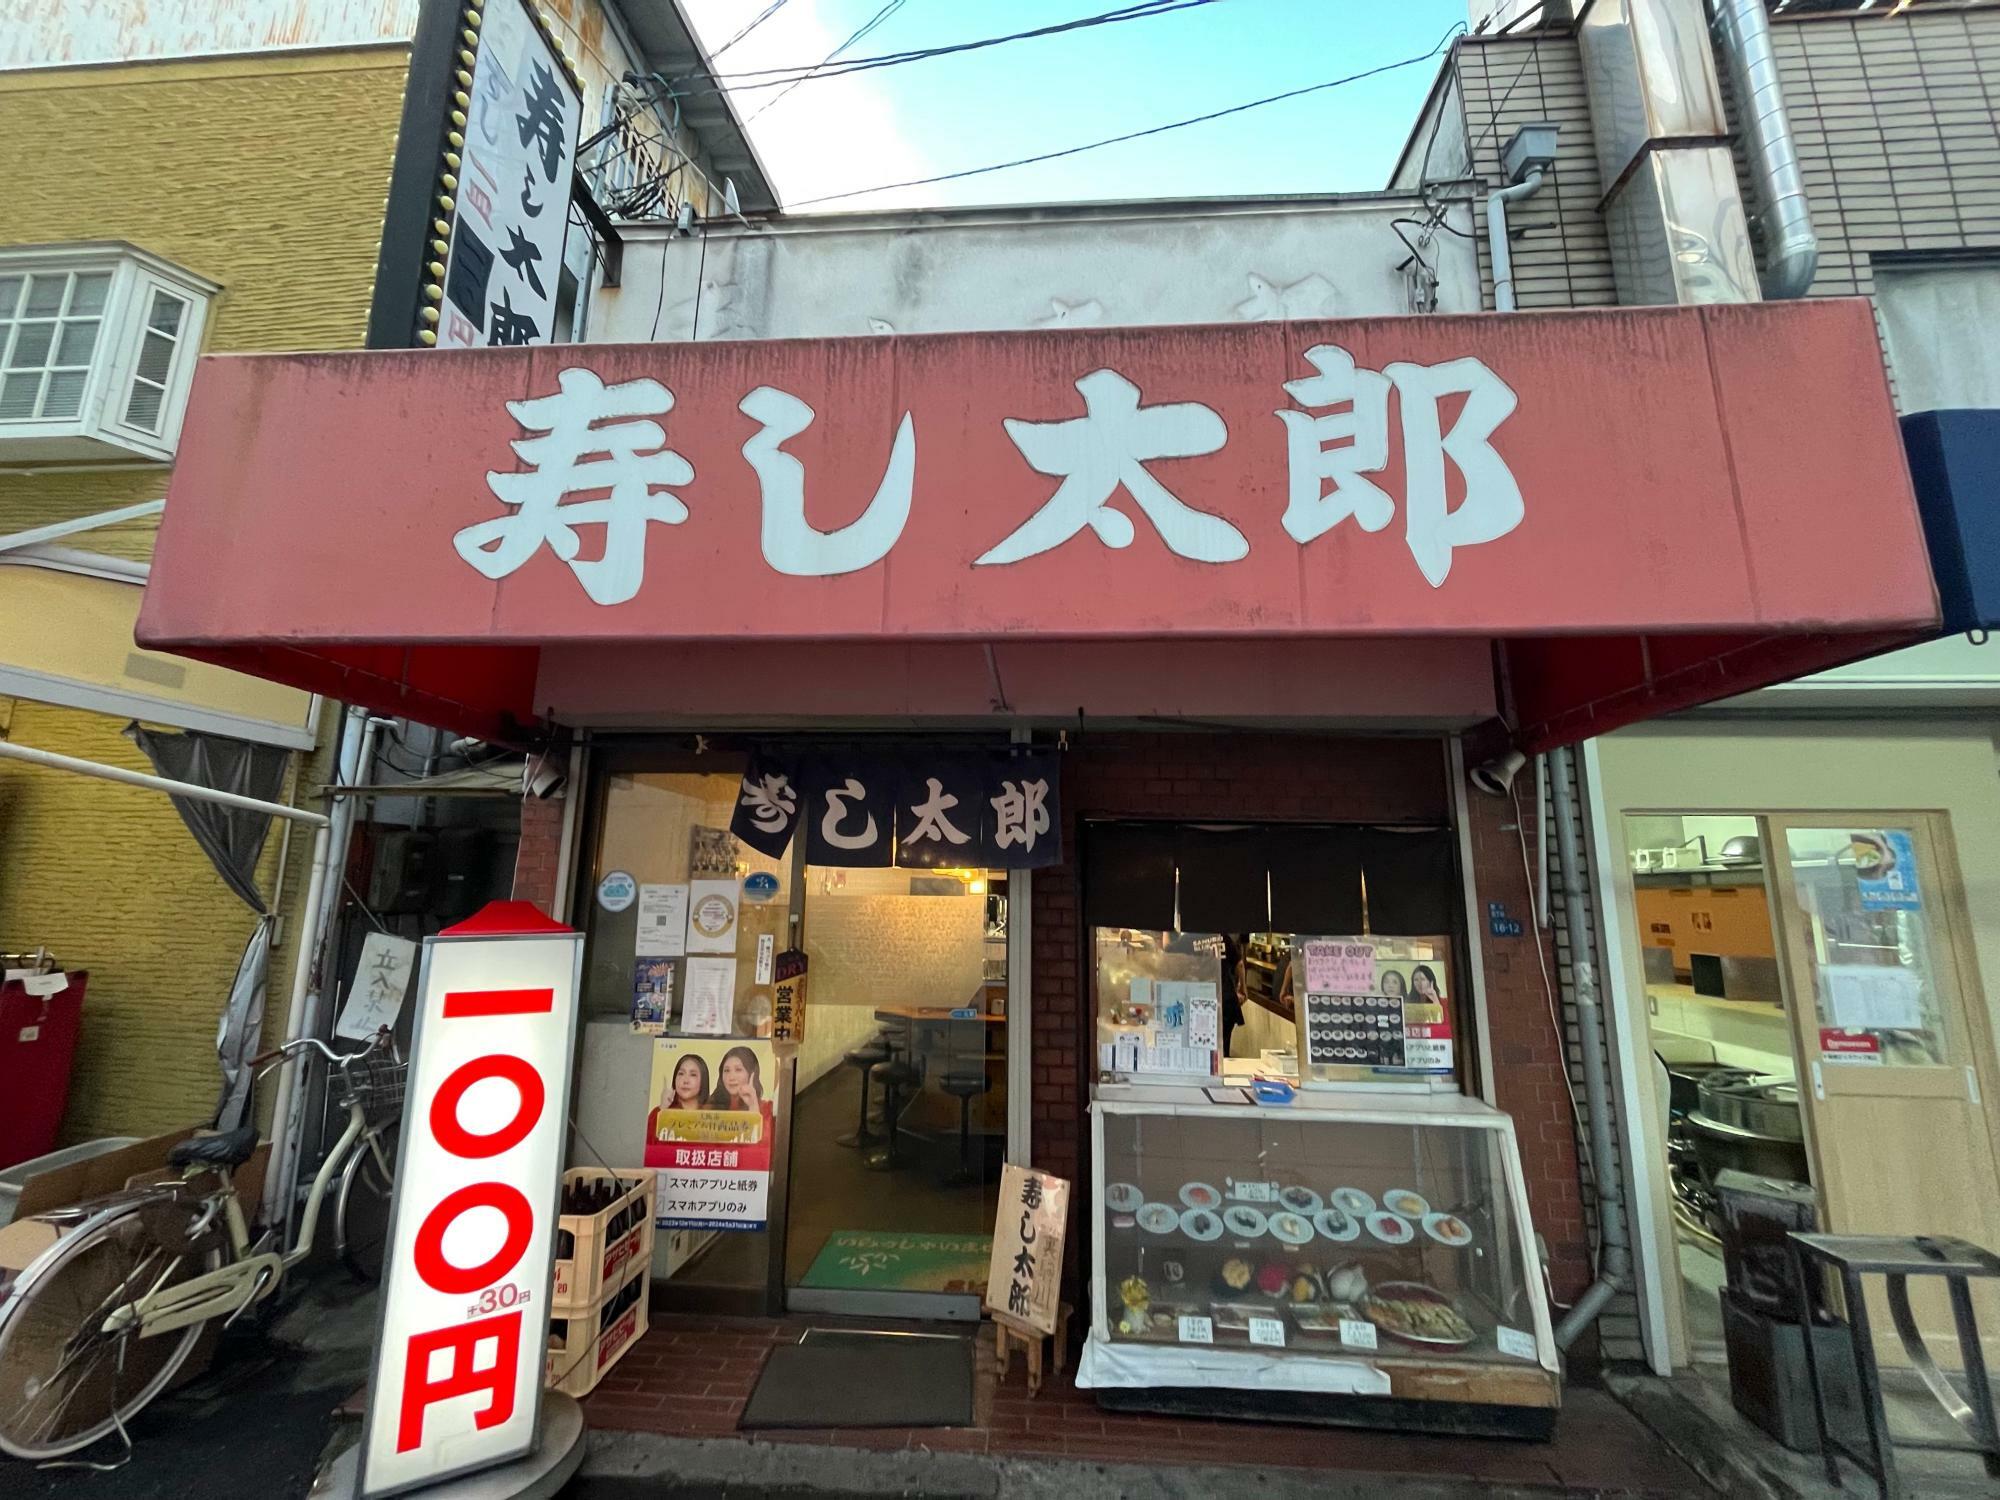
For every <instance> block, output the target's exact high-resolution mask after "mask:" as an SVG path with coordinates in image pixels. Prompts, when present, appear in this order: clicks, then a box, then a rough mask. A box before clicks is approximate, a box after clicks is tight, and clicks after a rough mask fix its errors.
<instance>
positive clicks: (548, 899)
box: [514, 797, 569, 920]
mask: <svg viewBox="0 0 2000 1500" xmlns="http://www.w3.org/2000/svg"><path fill="white" fill-rule="evenodd" d="M568 805H569V804H568V803H567V802H566V801H565V800H564V799H563V798H561V797H524V798H522V799H521V847H520V849H519V850H518V851H517V852H516V853H515V855H514V899H515V900H516V901H532V902H534V903H535V905H537V906H539V907H540V908H541V909H542V912H543V914H544V915H547V916H551V917H555V918H557V919H558V920H560V919H561V917H562V913H560V912H558V911H557V910H556V909H555V903H556V886H557V884H558V882H559V881H560V880H561V878H562V873H561V858H562V827H563V810H564V808H566V807H567V806H568Z"/></svg>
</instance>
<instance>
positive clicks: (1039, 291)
mask: <svg viewBox="0 0 2000 1500" xmlns="http://www.w3.org/2000/svg"><path fill="white" fill-rule="evenodd" d="M1418 211H1419V210H1418V207H1417V203H1416V199H1415V198H1414V197H1413V196H1409V195H1397V196H1394V197H1389V196H1383V197H1379V198H1377V197H1371V198H1366V199H1361V198H1350V199H1344V200H1327V199H1297V200H1256V201H1251V202H1244V203H1240V204H1237V203H1228V202H1219V203H1218V202H1209V203H1192V204H1185V205H1183V204H1172V205H1151V204H1133V205H1129V206H1121V205H1105V206H1092V207H1083V208H1076V209H1061V210H1038V209H1026V210H1009V209H997V210H992V211H989V212H979V213H954V214H884V215H879V216H878V215H852V216H846V218H845V221H843V220H842V219H839V218H833V217H831V216H829V217H827V218H821V219H818V220H813V219H811V218H806V219H798V220H792V221H789V222H787V223H782V224H778V225H760V226H759V227H758V228H757V229H756V230H754V231H750V230H739V229H736V228H733V227H732V228H728V229H721V228H717V229H711V230H709V231H708V233H707V234H706V236H705V237H696V238H680V237H676V236H672V235H661V234H655V233H652V232H648V233H646V234H644V235H632V236H628V239H627V245H626V252H625V271H624V280H623V284H622V285H621V286H620V287H618V288H617V289H615V290H611V291H606V292H603V293H601V294H600V298H599V300H598V301H597V302H596V303H595V304H594V306H593V309H592V317H593V320H594V327H593V332H592V338H593V339H594V340H601V341H603V342H607V343H645V342H649V341H652V340H678V339H688V338H704V339H746V338H823V337H831V336H839V335H844V334H857V335H864V336H865V335H868V334H892V333H902V334H911V333H951V332H962V331H968V330H985V329H1025V328H1088V327H1116V326H1132V325H1139V324H1177V323H1231V322H1239V321H1264V320H1270V319H1277V318H1328V317H1370V316H1384V315H1391V314H1402V313H1405V312H1408V311H1409V310H1410V309H1409V305H1408V298H1407V294H1406V292H1405V290H1404V286H1403V277H1402V273H1401V272H1400V271H1399V270H1397V267H1398V266H1399V265H1400V264H1401V263H1402V262H1403V261H1404V260H1405V259H1407V258H1408V256H1409V251H1408V249H1407V248H1406V247H1405V246H1404V244H1403V243H1402V241H1400V240H1399V239H1397V237H1396V233H1395V231H1394V229H1392V228H1391V227H1390V220H1392V219H1394V218H1398V217H1408V216H1410V215H1412V214H1415V213H1417V212H1418ZM1469 245H1470V242H1469V241H1466V240H1463V239H1459V238H1458V237H1456V236H1450V235H1447V236H1444V237H1443V238H1442V239H1441V240H1440V241H1438V242H1437V243H1436V244H1435V245H1434V246H1433V252H1432V253H1433V255H1434V257H1435V259H1436V262H1437V268H1438V273H1439V277H1440V285H1439V289H1438V310H1439V311H1441V312H1471V311H1476V310H1477V309H1478V306H1479V293H1478V281H1477V276H1478V273H1477V269H1476V267H1475V266H1474V264H1473V260H1472V255H1471V253H1470V250H1469ZM663 272H664V275H665V286H664V287H662V285H661V277H662V274H663Z"/></svg>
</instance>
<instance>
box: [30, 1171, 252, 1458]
mask: <svg viewBox="0 0 2000 1500" xmlns="http://www.w3.org/2000/svg"><path fill="white" fill-rule="evenodd" d="M194 1215H195V1210H194V1209H193V1208H192V1207H191V1206H188V1205H182V1204H179V1203H173V1202H152V1203H143V1204H134V1205H132V1206H130V1207H128V1208H121V1209H114V1210H110V1211H108V1212H107V1214H106V1216H105V1217H104V1218H102V1219H100V1220H98V1221H97V1222H95V1223H92V1224H88V1225H86V1226H85V1227H84V1228H82V1229H80V1230H78V1231H77V1232H76V1233H75V1234H73V1235H71V1236H70V1237H69V1238H68V1239H67V1240H65V1241H64V1242H63V1243H62V1244H61V1246H60V1247H59V1248H58V1249H57V1250H56V1252H55V1253H54V1255H53V1256H52V1257H51V1258H50V1259H48V1260H46V1261H42V1262H38V1263H37V1264H36V1265H34V1266H31V1267H30V1268H29V1269H28V1270H27V1271H26V1272H25V1273H23V1276H22V1280H21V1282H20V1284H19V1285H17V1286H16V1287H15V1289H14V1293H13V1295H12V1296H11V1297H10V1298H8V1300H7V1301H6V1302H5V1303H4V1304H0V1451H4V1452H6V1453H10V1454H12V1455H13V1456H14V1457H16V1458H25V1459H30V1460H34V1459H45V1458H58V1457H61V1456H62V1455H63V1454H65V1453H74V1452H76V1450H77V1449H79V1448H87V1447H89V1446H90V1445H91V1444H92V1443H94V1442H96V1441H97V1440H98V1439H99V1438H101V1437H103V1436H104V1435H105V1434H107V1433H108V1432H110V1431H111V1429H112V1428H113V1426H114V1425H117V1424H121V1423H124V1422H126V1421H129V1420H130V1419H131V1418H132V1417H133V1416H134V1415H136V1414H137V1413H138V1412H139V1411H140V1409H141V1408H143V1407H144V1406H145V1405H146V1403H147V1402H149V1401H151V1400H152V1399H153V1397H155V1396H157V1395H158V1394H159V1393H160V1391H161V1389H162V1388H164V1387H165V1385H166V1383H167V1382H168V1381H169V1380H170V1379H172V1378H173V1374H174V1371H176V1370H178V1369H179V1368H180V1367H181V1363H182V1362H183V1361H184V1360H185V1359H186V1358H187V1357H188V1353H189V1351H191V1350H192V1349H193V1348H194V1345H195V1341H196V1340H197V1339H199V1338H200V1337H201V1330H202V1325H201V1324H199V1323H196V1324H193V1325H191V1326H189V1327H187V1328H182V1329H175V1330H173V1331H172V1332H169V1333H162V1334H156V1335H154V1336H153V1337H151V1338H141V1337H140V1336H139V1335H138V1334H137V1333H135V1332H132V1331H130V1330H127V1331H125V1332H121V1333H113V1334H108V1333H105V1332H103V1331H102V1326H101V1325H102V1324H103V1322H104V1319H105V1317H106V1316H107V1315H108V1314H109V1313H110V1312H111V1311H112V1310H113V1309H114V1308H117V1307H119V1306H121V1305H122V1304H124V1303H125V1302H128V1301H130V1300H131V1299H132V1298H134V1297H138V1296H141V1295H143V1294H144V1293H146V1292H148V1291H151V1290H154V1289H155V1288H158V1287H163V1286H172V1285H175V1284H177V1283H179V1282H182V1281H186V1280H188V1279H190V1278H191V1277H193V1276H196V1275H199V1274H200V1273H202V1272H203V1271H206V1270H210V1269H212V1268H213V1267H214V1266H215V1265H216V1264H217V1263H218V1262H219V1261H220V1259H221V1251H220V1250H219V1249H217V1248H215V1246H214V1244H213V1241H212V1240H211V1241H208V1242H206V1244H205V1245H198V1246H193V1247H192V1248H191V1247H190V1242H189V1239H188V1237H187V1235H186V1234H185V1230H186V1228H187V1226H188V1224H189V1223H190V1222H191V1221H192V1219H193V1218H194ZM165 1216H171V1217H165Z"/></svg>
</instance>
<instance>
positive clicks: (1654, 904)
mask: <svg viewBox="0 0 2000 1500" xmlns="http://www.w3.org/2000/svg"><path fill="white" fill-rule="evenodd" d="M1625 823H1626V835H1627V839H1626V847H1627V848H1628V849H1629V850H1630V851H1631V858H1632V880H1633V887H1634V891H1635V897H1636V907H1637V918H1638V927H1639V933H1640V942H1641V947H1642V953H1643V956H1644V963H1645V987H1646V1012H1647V1023H1648V1027H1649V1029H1650V1032H1651V1040H1652V1046H1653V1052H1654V1056H1655V1058H1656V1059H1657V1061H1656V1064H1655V1066H1656V1067H1657V1068H1658V1069H1659V1071H1660V1073H1661V1074H1662V1075H1663V1080H1664V1081H1663V1083H1662V1086H1661V1092H1662V1093H1663V1095H1664V1096H1665V1097H1666V1099H1667V1100H1668V1110H1667V1113H1668V1123H1667V1154H1668V1162H1667V1170H1668V1180H1669V1182H1670V1184H1671V1187H1672V1193H1673V1207H1674V1228H1675V1238H1676V1255H1677V1259H1678V1261H1679V1265H1680V1273H1681V1281H1682V1288H1683V1294H1684V1295H1683V1303H1684V1306H1685V1308H1686V1314H1687V1326H1688V1340H1689V1345H1690V1354H1691V1355H1692V1357H1693V1358H1695V1359H1697V1360H1721V1359H1722V1358H1723V1357H1724V1347H1725V1345H1724V1308H1723V1299H1722V1293H1723V1287H1724V1281H1725V1277H1724V1262H1723V1252H1722V1241H1721V1236H1722V1235H1723V1234H1724V1233H1725V1232H1727V1228H1728V1223H1729V1219H1730V1217H1731V1215H1730V1205H1729V1204H1728V1203H1727V1202H1726V1201H1725V1198H1726V1196H1727V1194H1728V1192H1729V1191H1731V1189H1732V1184H1736V1183H1740V1182H1741V1181H1742V1179H1741V1178H1732V1179H1729V1180H1728V1181H1723V1182H1721V1183H1720V1185H1719V1182H1718V1180H1719V1179H1720V1178H1721V1176H1722V1174H1723V1173H1724V1172H1735V1173H1742V1174H1749V1175H1751V1176H1754V1177H1755V1178H1757V1179H1758V1181H1759V1184H1760V1189H1759V1190H1760V1191H1761V1192H1762V1193H1764V1194H1766V1195H1768V1194H1770V1193H1773V1192H1778V1193H1782V1192H1784V1191H1785V1190H1786V1188H1787V1187H1788V1186H1789V1187H1790V1188H1791V1191H1792V1192H1793V1193H1795V1194H1796V1196H1797V1198H1798V1199H1799V1200H1801V1201H1809V1200H1810V1194H1811V1188H1810V1168H1809V1165H1808V1158H1807V1154H1806V1146H1805V1129H1804V1123H1803V1119H1802V1117H1801V1114H1800V1109H1799V1097H1798V1073H1797V1066H1796V1063H1795V1061H1794V1053H1793V1043H1792V1027H1791V1022H1790V1018H1789V1017H1788V1016H1787V1015H1786V1013H1785V1002H1784V991H1783V986H1782V983H1781V980H1780V977H1779V964H1778V952H1777V944H1776V940H1775V935H1774V928H1773V924H1772V913H1771V909H1770V902H1769V899H1768V897H1767V895H1766V890H1765V868H1764V850H1763V844H1762V840H1761V838H1760V834H1759V824H1758V820H1757V819H1756V818H1754V817H1751V816H1747V815H1736V816H1711V815H1698V814H1685V815H1683V814H1649V815H1642V816H1628V817H1627V818H1626V820H1625Z"/></svg>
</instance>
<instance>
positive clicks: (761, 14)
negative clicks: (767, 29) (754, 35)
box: [708, 0, 786, 62]
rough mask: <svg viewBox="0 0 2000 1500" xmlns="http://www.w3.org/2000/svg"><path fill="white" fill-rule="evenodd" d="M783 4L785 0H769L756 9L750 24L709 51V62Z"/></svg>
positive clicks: (759, 24) (774, 12) (781, 7)
mask: <svg viewBox="0 0 2000 1500" xmlns="http://www.w3.org/2000/svg"><path fill="white" fill-rule="evenodd" d="M785 4H786V0H771V3H770V4H769V5H767V6H765V7H764V8H763V9H762V10H760V11H758V12H757V14H756V15H754V16H752V17H751V18H750V24H749V25H748V26H745V27H744V28H743V29H742V30H741V31H739V32H737V33H736V35H735V36H733V37H731V38H730V39H729V40H728V41H726V42H724V43H723V44H722V45H721V46H720V47H717V48H716V49H715V50H714V51H713V52H711V53H709V54H708V60H709V61H710V62H714V61H715V59H717V58H718V57H720V56H722V54H723V53H725V52H727V51H728V50H729V49H730V48H731V47H734V46H735V45H736V44H737V43H738V42H740V41H742V40H743V38H745V37H746V36H748V35H750V33H751V32H753V31H755V30H756V29H757V28H758V27H759V26H762V25H763V24H764V23H765V22H766V21H768V20H770V19H771V17H773V16H775V15H776V14H777V13H778V12H779V11H781V10H783V9H784V8H785Z"/></svg>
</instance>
